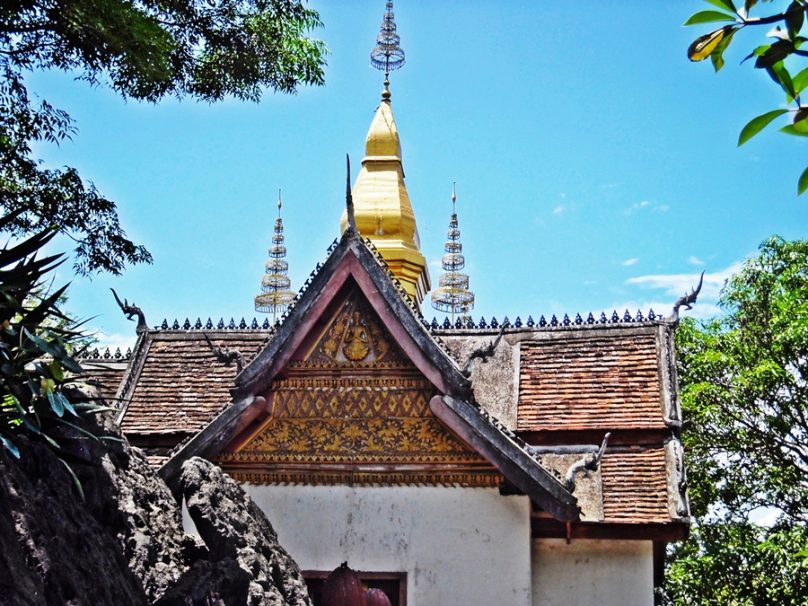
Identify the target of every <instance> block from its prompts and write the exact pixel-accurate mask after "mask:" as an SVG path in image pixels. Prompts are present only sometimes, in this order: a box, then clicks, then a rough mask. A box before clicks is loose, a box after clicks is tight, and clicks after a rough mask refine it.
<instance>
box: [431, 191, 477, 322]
mask: <svg viewBox="0 0 808 606" xmlns="http://www.w3.org/2000/svg"><path fill="white" fill-rule="evenodd" d="M456 203H457V193H456V191H455V186H454V183H452V218H451V219H449V232H448V236H447V238H446V244H445V245H444V247H443V250H444V251H445V253H446V254H445V255H443V258H442V259H441V265H442V266H443V272H444V273H443V274H441V277H440V281H439V283H438V288H436V289H435V290H434V291H433V293H432V307H434V308H435V309H437V310H439V311H443V312H446V313H449V314H451V316H452V324H453V325H454V319H455V314H467V313H468V312H470V311H471V310H472V309H474V293H473V292H471V291H470V290H469V277H468V274H464V273H463V272H462V269H463V268H464V267H465V266H466V259H465V257H463V245H462V244H461V243H460V228H459V227H458V222H457V212H456V210H455V205H456Z"/></svg>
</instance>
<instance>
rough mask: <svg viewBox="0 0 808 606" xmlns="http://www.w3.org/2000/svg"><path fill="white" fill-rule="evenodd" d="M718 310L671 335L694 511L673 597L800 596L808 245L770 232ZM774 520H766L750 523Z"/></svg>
mask: <svg viewBox="0 0 808 606" xmlns="http://www.w3.org/2000/svg"><path fill="white" fill-rule="evenodd" d="M720 303H721V306H722V308H723V310H724V311H725V315H724V316H721V317H719V318H716V319H713V320H711V321H708V322H705V323H703V324H698V323H696V322H695V321H693V320H690V319H685V320H683V321H682V324H681V325H680V327H679V330H678V332H677V337H676V340H677V350H678V356H679V360H680V365H679V378H680V384H681V401H682V407H683V411H684V418H685V422H686V425H685V428H684V433H683V441H684V445H685V449H686V452H687V453H688V476H689V493H690V499H691V509H692V512H693V515H694V516H695V517H696V519H697V521H698V523H697V526H696V528H695V530H694V533H693V535H692V536H691V538H690V539H689V541H688V542H687V543H685V544H684V545H681V546H678V547H677V548H676V549H675V551H674V553H673V561H672V563H671V564H670V565H669V570H668V591H669V593H670V594H671V595H672V596H673V597H674V598H675V601H676V603H677V604H805V603H808V581H806V579H808V559H806V556H808V241H795V242H787V241H785V240H783V239H782V238H778V237H773V238H770V239H768V240H766V241H765V242H763V244H762V245H761V246H760V251H759V254H758V256H757V257H755V258H753V259H750V260H748V261H747V262H746V263H745V265H744V266H743V268H742V270H741V271H740V272H739V273H738V274H736V275H734V276H733V277H732V278H730V279H729V281H728V283H727V284H726V286H725V287H724V289H723V291H722V295H721V299H720ZM761 511H768V512H773V513H775V515H778V516H779V517H778V520H777V523H776V524H775V525H774V526H773V527H768V528H767V527H761V526H756V525H755V524H754V523H752V521H751V520H754V519H755V515H756V514H759V513H760V512H761Z"/></svg>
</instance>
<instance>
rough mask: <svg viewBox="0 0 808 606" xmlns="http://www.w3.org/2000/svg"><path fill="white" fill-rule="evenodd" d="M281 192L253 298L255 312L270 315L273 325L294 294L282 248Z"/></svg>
mask: <svg viewBox="0 0 808 606" xmlns="http://www.w3.org/2000/svg"><path fill="white" fill-rule="evenodd" d="M282 207H283V202H282V200H281V190H278V217H277V219H275V233H274V234H273V235H272V246H271V247H270V248H269V260H267V262H266V273H265V274H264V277H263V278H262V279H261V292H260V293H258V294H257V295H256V296H255V311H259V312H262V313H271V314H272V323H273V324H274V323H275V321H276V319H277V315H278V314H279V313H281V314H282V313H283V312H284V311H286V308H287V307H288V306H289V304H290V303H291V302H292V299H294V297H295V294H294V293H293V292H292V291H291V290H290V289H289V287H290V286H291V282H290V280H289V276H287V275H286V273H287V271H289V264H288V263H287V262H286V246H284V243H283V242H284V237H283V220H282V219H281V208H282Z"/></svg>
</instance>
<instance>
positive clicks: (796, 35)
mask: <svg viewBox="0 0 808 606" xmlns="http://www.w3.org/2000/svg"><path fill="white" fill-rule="evenodd" d="M705 2H708V3H709V4H711V5H712V6H714V7H716V8H718V9H719V10H705V11H700V12H697V13H695V14H694V15H691V17H690V18H689V19H688V20H687V21H685V25H701V24H704V23H716V22H719V23H720V22H727V21H730V22H732V24H731V25H723V26H721V27H719V28H718V29H715V30H713V31H711V32H708V33H706V34H704V35H702V36H699V37H698V38H696V40H694V41H693V43H692V44H691V45H690V48H688V50H687V56H688V57H689V58H690V60H691V61H703V60H704V59H706V58H707V57H709V58H710V60H711V61H712V64H713V67H714V68H715V71H718V70H720V69H721V68H722V67H723V66H724V52H725V51H726V50H727V48H728V47H729V45H730V43H731V41H732V40H733V36H734V35H735V34H736V33H737V32H739V31H741V30H742V29H745V28H747V27H750V26H752V27H754V26H771V25H774V27H773V28H772V29H770V31H769V32H768V34H767V36H768V37H769V38H771V39H772V40H773V41H772V42H771V43H769V44H762V45H760V46H757V47H756V48H755V49H754V50H753V51H752V52H751V53H749V55H747V56H746V58H745V59H744V61H747V60H749V59H753V58H754V59H755V68H757V69H762V70H764V71H765V72H766V73H767V74H768V75H769V77H770V78H771V79H772V80H773V81H774V82H775V83H776V84H777V85H778V86H779V87H780V88H781V89H782V92H783V93H784V94H785V102H786V104H788V105H789V109H777V110H773V111H769V112H765V113H763V114H761V115H759V116H757V117H755V118H753V119H752V120H750V121H749V123H748V124H747V125H746V126H745V127H744V128H743V129H742V130H741V134H740V136H739V138H738V145H743V144H744V143H746V142H747V141H748V140H749V139H751V138H752V137H753V136H755V135H756V134H757V133H759V132H760V131H761V130H763V129H764V128H765V127H766V126H768V125H769V124H770V123H771V122H773V121H774V120H775V119H777V118H778V117H780V116H782V115H784V114H788V115H789V123H788V124H786V125H785V126H783V127H782V128H781V129H780V131H781V132H784V133H787V134H790V135H796V136H800V137H806V136H808V105H805V104H803V101H802V99H801V95H802V93H803V91H804V90H805V89H806V88H808V67H804V63H805V62H804V58H805V57H808V50H806V49H803V48H802V47H803V46H804V44H805V42H806V41H808V38H806V37H805V36H804V35H802V34H803V32H804V30H805V13H806V12H808V0H788V1H787V2H783V3H782V7H781V9H780V10H779V11H776V12H774V13H772V14H770V15H767V16H763V17H757V16H752V15H751V14H750V11H752V9H753V8H754V7H755V6H756V5H757V4H758V0H705ZM763 2H766V3H772V0H763ZM798 60H802V64H800V63H799V61H798ZM800 67H802V69H801V70H800V71H799V72H797V71H796V70H797V69H799V68H800ZM806 190H808V168H806V169H805V170H804V171H803V173H802V175H801V176H800V179H799V181H798V183H797V194H798V195H800V194H802V193H803V192H805V191H806Z"/></svg>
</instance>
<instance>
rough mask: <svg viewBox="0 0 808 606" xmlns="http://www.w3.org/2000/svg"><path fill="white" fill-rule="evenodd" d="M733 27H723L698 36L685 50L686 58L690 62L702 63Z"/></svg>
mask: <svg viewBox="0 0 808 606" xmlns="http://www.w3.org/2000/svg"><path fill="white" fill-rule="evenodd" d="M733 29H734V28H733V26H731V25H725V26H724V27H722V28H720V29H717V30H715V31H712V32H710V33H709V34H704V35H703V36H699V37H698V38H696V39H695V40H693V43H692V44H691V45H690V46H689V47H688V49H687V58H688V59H690V60H691V61H703V60H704V59H706V58H707V57H709V56H710V54H711V53H712V52H713V51H714V50H715V49H716V48H717V47H718V45H719V44H721V41H722V40H723V39H724V36H726V35H727V34H729V33H730V32H731V31H732V30H733Z"/></svg>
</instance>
